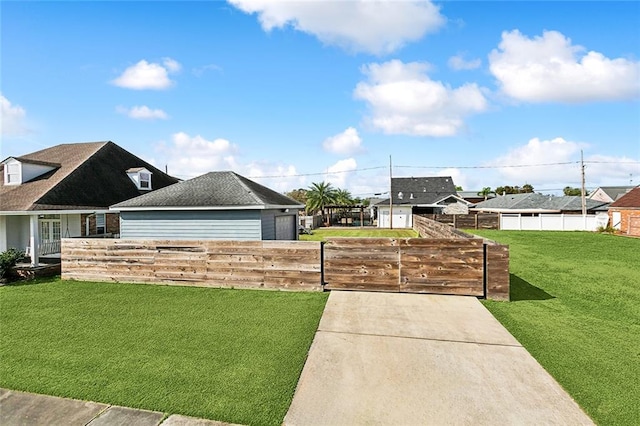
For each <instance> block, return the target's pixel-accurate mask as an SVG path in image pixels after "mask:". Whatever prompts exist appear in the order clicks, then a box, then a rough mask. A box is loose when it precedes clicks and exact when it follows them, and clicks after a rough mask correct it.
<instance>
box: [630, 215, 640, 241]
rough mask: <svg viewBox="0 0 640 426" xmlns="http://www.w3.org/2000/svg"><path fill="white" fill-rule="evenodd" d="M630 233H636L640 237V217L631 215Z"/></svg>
mask: <svg viewBox="0 0 640 426" xmlns="http://www.w3.org/2000/svg"><path fill="white" fill-rule="evenodd" d="M629 235H635V236H638V237H640V217H638V216H631V217H629Z"/></svg>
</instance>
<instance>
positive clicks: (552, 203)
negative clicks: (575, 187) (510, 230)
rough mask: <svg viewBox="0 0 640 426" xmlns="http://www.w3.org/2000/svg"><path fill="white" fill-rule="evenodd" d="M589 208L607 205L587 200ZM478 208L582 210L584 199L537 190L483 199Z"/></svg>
mask: <svg viewBox="0 0 640 426" xmlns="http://www.w3.org/2000/svg"><path fill="white" fill-rule="evenodd" d="M586 204H587V210H597V209H598V208H600V207H602V206H604V205H606V204H607V203H603V202H602V201H595V200H590V199H587V200H586ZM474 208H475V209H476V210H482V209H509V210H514V211H518V210H555V211H581V210H582V200H581V197H580V196H578V195H575V196H569V195H565V196H562V197H554V196H548V195H543V194H538V193H535V192H532V193H527V194H507V195H503V196H499V197H496V198H492V199H489V200H487V201H482V202H480V203H478V204H476V205H475V207H474Z"/></svg>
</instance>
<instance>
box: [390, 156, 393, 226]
mask: <svg viewBox="0 0 640 426" xmlns="http://www.w3.org/2000/svg"><path fill="white" fill-rule="evenodd" d="M392 179H393V166H392V165H391V155H389V229H393V192H392V186H391V180H392Z"/></svg>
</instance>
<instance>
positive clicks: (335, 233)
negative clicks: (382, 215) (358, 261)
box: [300, 228, 418, 241]
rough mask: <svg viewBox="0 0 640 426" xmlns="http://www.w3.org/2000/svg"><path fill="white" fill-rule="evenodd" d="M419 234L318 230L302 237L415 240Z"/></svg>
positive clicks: (403, 231)
mask: <svg viewBox="0 0 640 426" xmlns="http://www.w3.org/2000/svg"><path fill="white" fill-rule="evenodd" d="M417 236H418V233H417V232H416V231H414V230H413V229H378V228H353V229H349V228H318V229H314V230H313V234H312V235H304V234H303V235H300V240H302V241H324V240H325V238H327V237H362V238H365V237H377V238H415V237H417Z"/></svg>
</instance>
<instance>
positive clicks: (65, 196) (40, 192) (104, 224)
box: [0, 142, 178, 266]
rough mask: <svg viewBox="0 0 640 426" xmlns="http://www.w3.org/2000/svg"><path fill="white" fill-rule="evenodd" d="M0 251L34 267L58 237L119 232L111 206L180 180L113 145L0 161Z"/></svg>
mask: <svg viewBox="0 0 640 426" xmlns="http://www.w3.org/2000/svg"><path fill="white" fill-rule="evenodd" d="M0 167H1V169H0V170H1V171H0V176H1V177H2V182H1V184H0V251H5V250H7V249H9V248H16V249H19V250H27V251H28V255H29V256H30V257H31V263H32V265H34V266H35V265H37V264H38V262H39V257H40V256H47V255H56V254H59V253H60V239H61V238H65V237H77V236H82V235H88V234H106V233H109V232H113V233H118V232H119V224H118V217H117V214H113V212H109V206H110V205H112V204H114V203H117V202H120V201H123V200H126V199H129V198H133V197H136V196H138V195H140V194H142V193H145V192H149V191H152V190H154V189H157V188H162V187H165V186H167V185H171V184H174V183H176V182H178V179H176V178H173V177H171V176H169V175H167V174H165V173H163V172H162V171H161V170H158V169H156V168H155V167H153V166H152V165H150V164H149V163H147V162H145V161H143V160H142V159H140V158H138V157H136V156H135V155H133V154H131V153H129V152H128V151H126V150H124V149H122V148H121V147H119V146H118V145H116V144H114V143H113V142H89V143H73V144H62V145H56V146H53V147H51V148H47V149H43V150H41V151H37V152H33V153H30V154H27V155H23V156H19V157H8V158H6V159H5V160H4V161H2V163H1V166H0Z"/></svg>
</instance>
